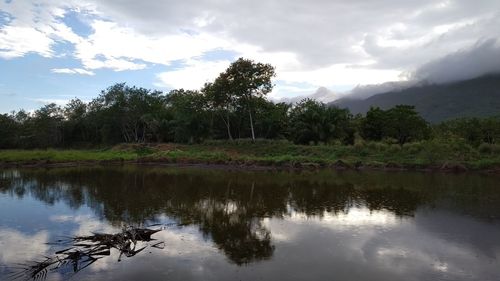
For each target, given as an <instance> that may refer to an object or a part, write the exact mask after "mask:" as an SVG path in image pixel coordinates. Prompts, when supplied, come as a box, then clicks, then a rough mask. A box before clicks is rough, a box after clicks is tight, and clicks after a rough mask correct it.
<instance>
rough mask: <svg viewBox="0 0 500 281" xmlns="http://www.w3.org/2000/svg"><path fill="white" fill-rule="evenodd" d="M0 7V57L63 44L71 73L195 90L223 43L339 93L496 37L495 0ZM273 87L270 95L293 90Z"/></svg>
mask: <svg viewBox="0 0 500 281" xmlns="http://www.w3.org/2000/svg"><path fill="white" fill-rule="evenodd" d="M0 10H2V11H3V12H4V13H5V14H6V15H7V16H8V17H9V20H7V21H5V22H4V23H3V25H0V57H1V58H16V57H21V56H25V55H26V54H29V53H36V54H39V55H41V56H44V57H48V58H50V57H55V56H58V55H59V53H58V52H60V50H59V49H58V46H60V43H64V44H68V45H69V46H70V47H69V48H67V49H69V50H70V51H71V52H72V56H73V57H74V58H76V59H77V60H79V61H80V62H81V67H77V68H74V69H71V70H73V73H75V72H77V71H76V69H85V70H88V71H92V70H95V69H110V70H113V71H124V70H142V69H145V68H148V67H151V66H153V65H160V66H163V67H165V68H166V70H165V71H162V72H161V73H158V74H157V79H158V81H157V84H158V85H162V86H166V87H179V86H182V87H186V88H199V87H200V86H201V84H203V82H205V81H207V79H213V78H214V77H213V76H214V74H215V75H216V74H218V73H217V71H219V69H220V67H221V65H222V64H224V63H225V61H226V60H228V59H229V58H220V59H218V60H215V61H214V60H209V59H206V58H204V56H205V55H206V54H207V53H210V52H213V51H218V50H223V51H227V52H230V53H232V54H235V56H237V57H238V56H243V57H248V58H251V59H254V60H258V61H262V62H267V63H271V64H273V65H274V66H276V70H277V73H278V76H277V84H280V85H284V84H307V87H308V88H311V87H314V88H318V87H320V86H324V87H327V88H330V89H333V90H334V91H335V92H339V89H345V88H352V87H354V86H355V85H369V84H381V83H384V82H387V81H401V80H404V77H401V76H400V74H401V73H408V72H414V71H415V70H416V69H417V68H418V67H419V65H421V64H422V63H425V62H429V64H430V62H431V61H435V60H437V59H439V58H442V57H444V56H446V55H448V54H450V53H451V52H454V51H457V50H466V49H468V48H473V47H474V46H475V44H476V42H477V41H478V40H480V39H483V38H500V29H495V28H491V27H492V26H498V25H500V12H499V11H500V2H499V1H497V0H484V1H481V2H480V3H477V1H466V0H447V1H434V0H419V1H417V0H410V1H396V0H373V1H362V0H318V1H314V3H312V2H309V1H288V0H269V1H265V3H259V5H255V3H254V2H253V1H249V0H243V1H238V2H228V1H214V0H195V1H182V2H179V1H167V2H165V1H147V2H145V3H141V5H137V1H134V0H108V1H97V0H85V1H73V0H71V1H62V0H53V1H48V0H42V1H37V3H32V2H29V1H11V2H5V1H3V2H0ZM69 11H74V12H77V13H78V15H79V16H81V17H82V18H84V21H83V22H84V24H85V25H87V27H88V28H89V30H90V34H88V33H86V34H78V32H77V31H78V30H77V29H73V26H71V23H68V22H67V21H65V19H66V15H67V14H68V12H69ZM291 15H293V16H291ZM67 49H66V50H65V51H67ZM177 65H182V67H180V68H179V67H176V66H177ZM174 67H175V68H174ZM427 68H429V67H427ZM423 69H425V68H423ZM64 71H65V73H69V72H70V71H68V70H64ZM415 73H416V74H419V75H420V74H422V73H423V72H422V71H420V72H418V71H417V72H415ZM80 74H82V73H80ZM181 75H187V76H188V78H185V77H182V78H181ZM457 75H459V74H458V73H457ZM443 79H444V78H443ZM190 80H191V81H190ZM279 88H280V87H279V86H278V87H277V91H278V92H279V93H278V94H273V95H274V96H293V95H297V94H299V95H302V94H301V93H299V92H297V91H295V92H293V91H290V92H289V93H286V92H284V91H285V88H281V89H279Z"/></svg>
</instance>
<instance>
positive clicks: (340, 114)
mask: <svg viewBox="0 0 500 281" xmlns="http://www.w3.org/2000/svg"><path fill="white" fill-rule="evenodd" d="M351 119H352V115H351V114H350V113H349V111H348V110H347V109H339V108H337V107H329V106H327V105H326V104H324V103H322V102H318V101H315V100H311V99H305V100H302V101H300V102H299V103H297V104H296V105H295V106H294V107H293V108H292V110H291V112H290V134H291V137H292V139H293V141H294V142H295V143H300V144H308V143H310V142H313V143H314V144H318V143H319V142H323V143H328V142H329V141H331V140H334V139H337V140H341V141H342V142H344V143H347V144H352V143H353V142H354V127H353V126H352V124H351Z"/></svg>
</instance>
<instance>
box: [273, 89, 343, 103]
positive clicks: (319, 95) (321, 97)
mask: <svg viewBox="0 0 500 281" xmlns="http://www.w3.org/2000/svg"><path fill="white" fill-rule="evenodd" d="M306 98H308V99H313V100H317V101H321V102H324V103H330V102H332V101H334V100H336V99H337V98H338V96H337V94H336V93H334V92H332V91H330V90H329V89H327V88H325V87H319V88H318V89H317V90H316V92H314V93H313V94H310V95H306V96H297V97H293V98H281V99H279V100H278V101H277V102H285V103H290V104H294V103H297V102H300V101H301V100H303V99H306Z"/></svg>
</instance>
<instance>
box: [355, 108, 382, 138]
mask: <svg viewBox="0 0 500 281" xmlns="http://www.w3.org/2000/svg"><path fill="white" fill-rule="evenodd" d="M387 118H388V116H387V113H386V112H385V111H384V110H382V109H380V108H378V107H370V110H368V112H367V113H366V117H365V118H364V119H362V121H361V128H360V134H361V136H362V137H363V138H364V139H365V140H374V141H380V140H382V138H384V131H385V130H386V128H385V127H386V126H387V121H388V120H387Z"/></svg>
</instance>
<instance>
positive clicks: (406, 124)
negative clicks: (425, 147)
mask: <svg viewBox="0 0 500 281" xmlns="http://www.w3.org/2000/svg"><path fill="white" fill-rule="evenodd" d="M386 113H387V125H386V126H387V127H386V129H387V136H389V137H392V138H395V139H396V140H397V141H398V143H399V144H400V145H403V144H405V143H406V142H409V141H413V140H419V139H423V138H425V137H426V136H427V135H428V133H429V124H428V123H427V122H426V121H425V120H424V119H423V118H422V117H420V115H418V112H417V111H416V110H415V107H414V106H410V105H397V106H395V107H393V108H391V109H389V110H387V112H386Z"/></svg>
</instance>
